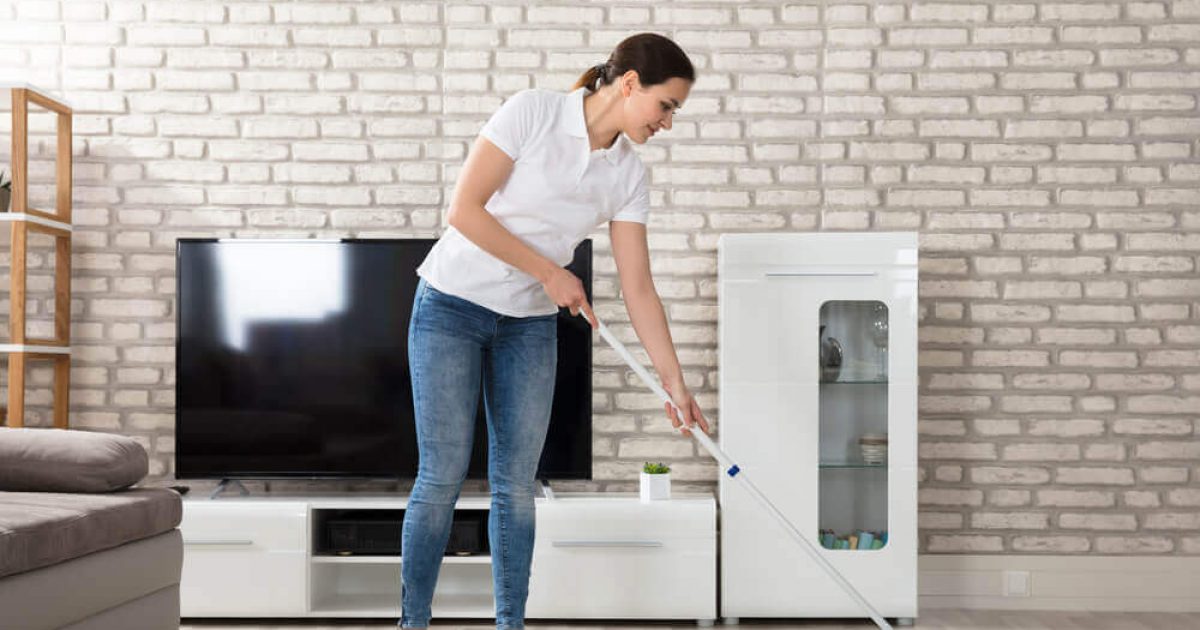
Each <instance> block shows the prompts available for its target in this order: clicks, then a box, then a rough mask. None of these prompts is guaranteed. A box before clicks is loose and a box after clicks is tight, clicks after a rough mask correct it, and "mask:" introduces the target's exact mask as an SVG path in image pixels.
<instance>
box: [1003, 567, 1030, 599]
mask: <svg viewBox="0 0 1200 630" xmlns="http://www.w3.org/2000/svg"><path fill="white" fill-rule="evenodd" d="M1004 596H1005V597H1029V572H1028V571H1005V572H1004Z"/></svg>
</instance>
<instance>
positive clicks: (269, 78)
mask: <svg viewBox="0 0 1200 630" xmlns="http://www.w3.org/2000/svg"><path fill="white" fill-rule="evenodd" d="M642 30H654V31H659V32H663V33H665V34H668V35H671V36H673V37H674V38H675V39H676V40H677V41H679V42H680V43H681V44H682V45H683V46H684V47H685V49H686V50H687V51H688V52H689V53H690V54H691V56H692V58H693V60H694V61H695V63H696V66H697V69H698V71H699V80H698V83H697V85H696V87H695V89H694V90H693V92H692V96H691V98H690V99H689V100H688V103H686V104H685V107H684V109H683V111H682V112H681V114H680V116H679V117H678V119H677V122H676V124H675V128H674V129H673V130H672V131H671V132H669V133H665V134H662V135H661V136H660V138H658V139H656V140H654V141H652V142H651V143H650V144H648V145H646V146H644V147H641V148H640V149H639V151H640V152H641V154H642V156H643V158H644V159H645V161H646V162H647V164H648V165H649V166H650V169H651V177H652V180H653V191H652V203H653V205H654V213H653V215H652V219H651V226H650V229H651V247H652V249H653V251H654V256H653V267H654V272H655V274H656V280H657V284H658V287H659V290H660V293H661V294H662V296H663V298H664V302H665V305H666V307H667V310H668V313H669V316H670V318H671V322H672V332H673V334H674V337H675V340H676V342H677V344H678V348H679V353H680V357H681V359H682V361H683V363H684V365H685V368H686V370H687V379H688V382H689V383H690V384H691V385H692V387H694V389H695V391H696V393H697V394H698V396H699V397H700V400H701V403H702V405H703V406H704V408H705V409H706V410H708V412H709V415H710V416H711V417H712V418H713V419H714V420H718V419H717V418H716V404H717V392H716V390H715V383H716V374H717V372H716V370H717V363H716V347H715V335H716V311H715V302H716V282H715V261H716V250H715V248H716V237H717V235H718V234H720V233H721V232H727V231H763V230H796V231H810V230H830V231H837V230H919V231H920V232H921V246H922V258H921V267H922V270H921V271H922V283H921V309H920V313H921V323H920V327H921V330H920V339H921V354H920V364H921V392H920V394H921V396H920V414H921V421H920V430H921V433H922V435H921V450H920V458H921V459H920V461H921V471H920V472H921V493H920V501H921V525H922V548H923V549H924V550H925V551H928V552H1005V551H1009V552H1022V553H1026V552H1028V553H1072V554H1079V553H1097V554H1110V553H1115V554H1124V553H1134V554H1183V553H1189V554H1195V553H1200V534H1198V530H1200V496H1198V493H1197V491H1196V490H1195V489H1194V487H1193V486H1195V485H1196V482H1197V481H1200V464H1198V461H1200V437H1198V436H1197V433H1198V432H1200V323H1198V322H1200V281H1197V280H1196V278H1197V263H1198V262H1200V210H1198V209H1197V207H1198V206H1200V142H1198V141H1197V136H1198V135H1200V110H1198V109H1197V93H1198V88H1200V1H1197V0H1180V1H1167V0H1163V1H1137V2H1134V1H1122V0H1114V1H1104V2H1093V1H1085V2H1064V3H1055V2H999V1H984V0H981V1H978V2H913V1H909V2H887V1H879V2H845V1H842V0H827V2H809V1H804V0H800V1H797V2H734V1H730V0H724V1H722V0H715V1H711V2H695V3H691V2H678V3H668V4H667V5H662V3H659V4H652V3H644V2H642V1H641V0H631V1H628V2H562V3H554V4H544V3H541V4H538V6H534V7H529V6H527V5H526V4H525V3H517V2H507V3H489V4H488V5H487V6H483V5H479V4H478V3H471V2H466V1H465V0H438V1H431V2H424V3H421V2H374V3H368V4H363V3H357V2H347V3H340V2H334V1H330V2H309V3H283V2H275V3H213V2H207V1H204V2H201V1H199V0H189V1H186V2H126V1H114V2H107V3H106V2H84V1H75V0H72V1H69V2H50V1H44V2H41V1H22V2H0V60H2V61H0V64H3V65H2V66H0V73H2V75H3V76H6V77H14V78H21V79H28V80H32V81H34V82H36V83H38V84H40V85H44V86H46V87H48V88H51V89H54V90H58V91H61V92H64V93H66V94H67V95H68V96H69V97H70V99H71V100H73V101H74V102H75V104H76V105H77V108H78V113H77V117H76V137H75V155H76V178H75V186H76V189H75V199H76V208H77V210H76V213H77V219H76V224H77V232H76V238H75V247H76V252H75V255H74V259H73V264H74V276H75V280H74V288H75V300H74V304H73V316H74V323H73V334H74V338H75V340H76V345H77V347H78V351H77V353H76V355H75V361H74V368H73V377H74V388H73V391H72V403H73V405H72V413H71V416H72V422H73V424H74V425H75V426H77V427H81V428H89V429H98V430H106V431H121V432H124V433H128V434H131V435H135V436H137V437H138V438H139V439H140V440H141V441H142V442H143V444H145V445H146V447H147V448H148V449H150V451H151V453H152V459H153V470H152V473H153V475H154V478H155V480H159V481H164V482H165V481H166V480H167V479H168V478H169V472H170V467H171V461H172V454H173V450H174V444H173V439H172V428H171V417H172V415H171V414H172V406H173V404H174V400H173V386H174V378H175V372H174V366H173V365H172V360H173V356H172V351H171V348H172V346H173V342H174V340H173V330H174V329H173V325H172V322H173V317H174V315H175V313H174V304H173V292H174V280H173V273H174V270H173V268H172V264H173V263H172V258H171V253H172V251H173V247H174V239H175V238H178V237H180V236H214V235H215V236H250V235H286V236H300V237H305V236H313V237H315V236H322V237H330V236H339V235H346V236H392V235H421V236H426V235H436V234H437V233H438V232H439V231H440V225H441V211H442V208H443V206H444V205H445V203H446V201H447V200H448V199H449V196H450V194H451V192H452V190H453V184H454V179H455V177H456V175H457V172H458V169H459V168H460V166H461V164H462V160H463V158H464V157H465V153H466V150H467V147H468V146H469V143H470V142H471V140H472V138H473V137H474V135H475V133H476V132H477V131H478V128H479V126H480V125H481V124H482V123H483V121H484V120H486V118H487V117H488V115H489V114H490V113H491V112H492V111H494V110H495V108H496V107H497V106H499V104H500V103H501V102H502V100H503V99H504V98H505V97H507V96H508V95H510V94H511V93H513V92H515V91H517V90H520V89H522V88H526V87H533V86H539V87H546V88H550V89H557V90H565V89H566V88H568V87H569V86H570V84H571V83H572V82H573V81H574V79H575V78H576V76H577V75H578V73H579V72H580V71H581V70H582V69H583V68H585V67H586V66H587V65H589V64H591V63H594V62H598V61H601V60H603V59H604V57H605V56H606V55H607V54H608V52H609V51H610V50H611V47H612V46H613V45H614V44H615V43H616V42H618V41H620V39H622V38H623V37H625V36H627V35H629V34H631V33H634V32H638V31H642ZM0 124H4V125H5V126H7V120H4V121H3V123H0ZM5 148H7V147H5ZM47 154H48V153H42V154H41V155H47ZM47 165H48V162H46V161H44V160H43V161H39V162H35V174H37V175H39V176H41V177H43V178H44V176H46V175H47V173H48V170H47ZM43 181H46V180H45V179H43ZM48 192H49V189H48V188H47V187H45V186H42V187H40V188H37V189H36V190H35V198H36V194H42V193H48ZM595 238H596V242H597V253H598V259H597V261H596V266H597V270H598V272H599V274H598V276H597V279H596V284H595V292H596V296H597V308H598V309H599V312H600V313H601V314H602V316H603V317H605V318H606V319H607V320H608V321H610V322H611V323H612V324H613V328H614V330H615V331H616V332H617V334H618V335H619V336H620V337H621V338H622V339H624V340H626V341H634V340H635V335H634V333H633V330H632V327H631V326H630V325H629V322H628V320H627V317H626V315H625V312H624V309H623V308H622V306H621V305H620V302H619V299H618V295H617V283H616V278H615V275H614V274H615V267H614V265H613V264H612V261H611V259H610V257H609V256H608V254H607V246H608V243H607V240H606V237H605V233H604V231H598V232H597V233H596V234H595ZM46 286H48V285H46ZM36 304H37V305H39V307H40V308H41V309H43V310H42V311H40V313H41V314H42V316H43V318H44V317H45V316H46V315H47V313H46V312H45V309H46V305H45V302H44V301H43V302H36ZM595 351H596V352H595V365H596V375H595V388H596V394H595V399H594V406H595V414H596V415H595V440H594V442H595V451H594V452H595V457H596V466H595V469H594V475H595V481H594V482H592V483H588V484H575V485H578V486H580V487H585V488H599V489H609V490H629V489H632V488H633V482H634V479H635V471H636V468H637V464H638V463H639V462H640V461H641V460H643V459H648V458H655V457H658V458H663V459H669V460H670V461H672V462H673V463H674V464H675V466H676V476H677V478H678V479H679V481H680V482H682V484H683V485H684V486H685V487H687V486H698V487H711V485H712V483H713V482H712V480H713V479H714V478H715V474H716V470H715V467H714V466H712V465H710V463H709V462H708V461H707V459H706V458H705V457H701V456H700V454H699V453H698V452H697V451H696V450H695V449H694V448H693V447H692V446H690V445H689V444H690V443H688V442H686V441H679V440H677V439H672V438H671V437H670V436H669V432H668V430H667V423H666V421H665V419H664V418H662V417H661V413H660V411H659V406H658V404H657V403H656V402H655V401H654V399H653V397H652V396H650V395H648V394H646V393H645V392H644V391H643V390H642V389H641V388H640V387H639V385H638V383H637V381H636V379H635V378H634V377H633V375H632V374H630V373H629V372H628V371H627V370H626V369H625V368H623V367H622V363H621V361H620V359H619V358H618V357H616V356H615V355H614V354H613V353H612V352H611V351H610V350H608V349H607V347H605V346H604V345H603V344H600V345H597V346H596V348H595ZM639 354H640V356H642V358H643V359H645V355H644V353H639ZM48 383H49V375H48V371H46V370H42V369H41V368H34V369H33V370H31V390H32V391H31V392H30V400H31V402H36V403H40V404H42V405H43V407H40V408H39V407H36V406H35V408H34V411H35V412H37V411H41V412H43V414H44V412H45V408H44V403H46V402H47V401H48V400H49V392H48V389H46V388H47V385H48ZM43 417H44V416H43ZM717 424H718V425H719V422H717ZM564 486H565V487H571V486H572V484H564ZM351 487H357V486H356V485H353V484H352V485H351Z"/></svg>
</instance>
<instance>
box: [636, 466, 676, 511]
mask: <svg viewBox="0 0 1200 630" xmlns="http://www.w3.org/2000/svg"><path fill="white" fill-rule="evenodd" d="M640 491H641V492H640V496H641V499H642V502H643V503H648V502H650V501H661V500H665V499H670V498H671V467H670V466H667V465H665V464H662V463H658V464H651V463H650V462H646V463H645V465H643V466H642V476H641V487H640Z"/></svg>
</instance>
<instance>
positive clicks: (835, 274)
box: [766, 270, 879, 278]
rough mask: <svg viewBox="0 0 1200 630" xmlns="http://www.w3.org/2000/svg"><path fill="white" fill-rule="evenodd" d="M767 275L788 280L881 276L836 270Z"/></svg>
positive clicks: (786, 272) (777, 272) (770, 273)
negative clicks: (790, 278) (798, 278)
mask: <svg viewBox="0 0 1200 630" xmlns="http://www.w3.org/2000/svg"><path fill="white" fill-rule="evenodd" d="M766 275H767V277H768V278H788V277H792V276H827V277H839V276H877V275H879V272H877V271H835V270H826V271H821V270H812V271H768V272H767V273H766Z"/></svg>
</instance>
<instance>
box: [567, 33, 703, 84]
mask: <svg viewBox="0 0 1200 630" xmlns="http://www.w3.org/2000/svg"><path fill="white" fill-rule="evenodd" d="M630 70H634V71H636V72H637V73H638V81H639V82H640V83H641V84H642V85H643V86H651V85H658V84H659V83H665V82H666V81H667V80H668V79H671V78H674V77H678V78H681V79H684V80H685V81H687V82H689V83H692V82H694V81H695V80H696V70H695V68H694V67H693V66H692V62H691V60H690V59H688V57H687V54H686V53H684V52H683V49H682V48H680V47H679V45H678V44H676V43H675V42H673V41H671V40H670V39H667V38H666V37H663V36H662V35H659V34H657V33H638V34H637V35H631V36H630V37H627V38H625V40H624V41H622V42H621V43H620V44H617V47H616V49H614V50H613V52H612V55H610V56H609V58H608V61H605V62H604V63H598V64H596V65H594V66H592V67H591V68H588V69H587V70H585V71H584V73H583V74H581V75H579V79H577V80H576V81H575V85H574V87H572V88H571V90H572V91H574V90H578V89H579V88H581V87H586V88H588V89H589V90H591V91H593V92H594V91H596V90H599V89H600V88H601V87H603V86H605V85H608V84H609V83H612V82H613V81H615V80H617V79H618V78H620V77H622V76H624V75H625V73H626V72H629V71H630Z"/></svg>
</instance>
